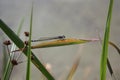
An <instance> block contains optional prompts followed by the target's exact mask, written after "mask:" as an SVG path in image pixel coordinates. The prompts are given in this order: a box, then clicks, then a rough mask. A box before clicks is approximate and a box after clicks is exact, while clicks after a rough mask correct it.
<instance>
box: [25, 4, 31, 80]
mask: <svg viewBox="0 0 120 80" xmlns="http://www.w3.org/2000/svg"><path fill="white" fill-rule="evenodd" d="M32 20H33V6H32V9H31V17H30V31H29V32H30V35H29V41H28V49H27V56H28V60H27V74H26V80H30V73H31V71H30V68H31V64H30V62H31V36H32V23H33V22H32Z"/></svg>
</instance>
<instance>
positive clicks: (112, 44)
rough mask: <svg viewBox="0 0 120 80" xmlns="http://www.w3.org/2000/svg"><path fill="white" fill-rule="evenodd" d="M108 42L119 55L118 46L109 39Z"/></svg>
mask: <svg viewBox="0 0 120 80" xmlns="http://www.w3.org/2000/svg"><path fill="white" fill-rule="evenodd" d="M109 44H110V45H111V46H113V47H114V48H115V49H116V50H117V52H118V54H119V55H120V49H119V48H118V46H117V45H116V44H114V43H113V42H111V41H109Z"/></svg>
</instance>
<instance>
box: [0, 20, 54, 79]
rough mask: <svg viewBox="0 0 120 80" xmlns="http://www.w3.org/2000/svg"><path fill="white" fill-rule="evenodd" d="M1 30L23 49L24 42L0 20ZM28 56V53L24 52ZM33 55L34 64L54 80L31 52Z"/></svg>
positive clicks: (48, 77)
mask: <svg viewBox="0 0 120 80" xmlns="http://www.w3.org/2000/svg"><path fill="white" fill-rule="evenodd" d="M0 28H1V29H2V30H3V31H4V33H5V34H6V35H7V36H8V37H9V38H10V39H11V40H12V41H13V42H14V43H15V45H16V46H17V47H18V48H20V49H21V48H23V47H24V43H23V41H22V40H21V39H20V38H19V37H18V36H17V35H16V34H15V33H14V32H13V31H12V30H11V29H10V28H9V27H8V26H7V25H6V24H5V23H4V22H3V21H2V20H1V19H0ZM23 52H24V54H25V55H26V56H27V51H26V50H24V51H23ZM31 55H32V63H33V64H34V65H35V66H36V67H37V68H38V69H39V70H40V71H41V72H42V73H43V74H44V75H45V76H46V77H47V79H48V80H54V77H53V76H52V75H51V74H50V73H49V72H48V71H47V70H46V68H45V67H44V66H43V64H42V63H41V62H40V61H39V59H38V58H37V57H36V56H35V55H34V54H33V52H31Z"/></svg>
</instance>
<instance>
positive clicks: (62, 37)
mask: <svg viewBox="0 0 120 80" xmlns="http://www.w3.org/2000/svg"><path fill="white" fill-rule="evenodd" d="M54 39H65V36H64V35H62V36H56V37H42V38H40V39H38V40H32V42H38V41H47V40H54Z"/></svg>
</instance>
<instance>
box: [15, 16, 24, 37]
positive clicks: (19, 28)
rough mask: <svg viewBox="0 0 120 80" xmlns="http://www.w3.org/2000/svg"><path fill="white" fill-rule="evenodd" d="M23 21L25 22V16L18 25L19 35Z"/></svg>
mask: <svg viewBox="0 0 120 80" xmlns="http://www.w3.org/2000/svg"><path fill="white" fill-rule="evenodd" d="M23 23H24V18H23V19H22V20H21V22H20V25H19V27H18V31H17V35H18V36H19V35H20V31H21V30H22V26H23Z"/></svg>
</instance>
